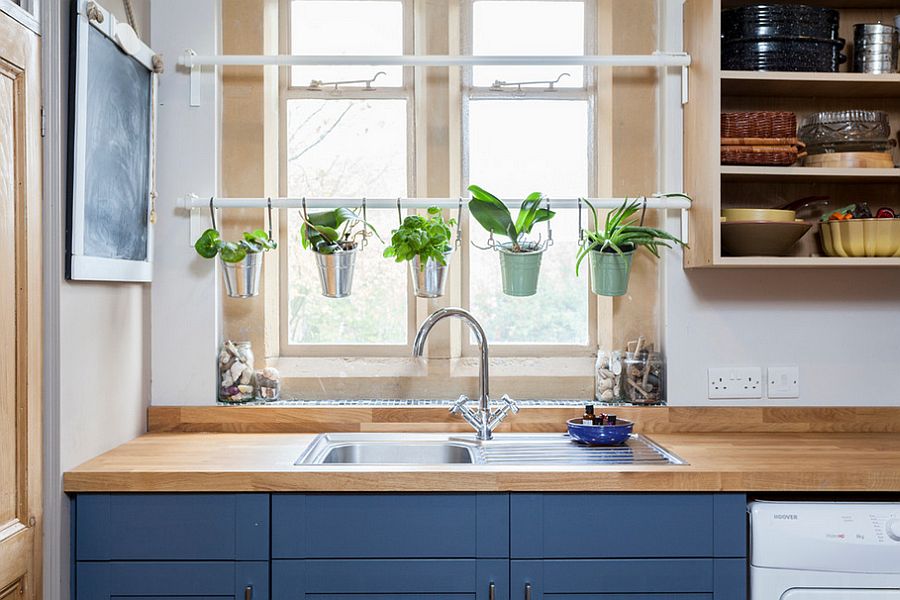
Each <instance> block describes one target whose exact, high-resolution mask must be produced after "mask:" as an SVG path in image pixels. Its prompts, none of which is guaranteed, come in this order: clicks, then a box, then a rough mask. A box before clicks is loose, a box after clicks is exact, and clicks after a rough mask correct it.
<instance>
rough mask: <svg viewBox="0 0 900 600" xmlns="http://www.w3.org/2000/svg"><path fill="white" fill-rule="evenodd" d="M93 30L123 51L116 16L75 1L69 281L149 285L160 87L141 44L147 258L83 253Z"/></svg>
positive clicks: (136, 53) (134, 49) (136, 46)
mask: <svg viewBox="0 0 900 600" xmlns="http://www.w3.org/2000/svg"><path fill="white" fill-rule="evenodd" d="M89 11H90V15H89V14H88V13H89ZM91 27H93V28H94V29H95V30H96V31H99V32H100V33H102V34H103V35H104V36H106V37H107V38H108V39H110V40H112V42H113V43H115V44H116V45H117V46H119V47H120V49H122V50H123V52H125V48H123V47H122V46H123V44H122V43H121V42H120V41H119V38H118V36H117V31H118V28H119V23H118V21H117V19H116V18H115V16H114V15H113V14H112V13H110V12H109V11H108V10H106V9H104V8H103V7H102V6H100V5H99V4H97V2H95V1H93V0H75V3H74V4H73V13H72V29H71V35H72V49H71V55H70V65H71V66H70V87H69V169H68V170H69V198H68V203H67V204H68V207H67V209H68V210H67V213H66V278H67V279H70V280H87V281H123V282H125V281H135V282H149V281H151V280H152V275H153V223H152V221H153V218H152V215H153V210H154V206H153V204H154V200H155V199H154V198H153V195H154V194H155V184H154V179H155V176H156V173H155V172H154V171H155V157H154V154H155V148H156V144H155V138H156V131H157V123H156V107H155V98H156V89H157V85H158V79H159V78H158V75H157V73H155V72H154V65H153V59H154V54H155V53H154V52H153V50H152V49H151V48H150V47H149V46H147V45H146V44H144V43H143V42H140V41H137V42H136V43H135V41H134V40H133V39H132V40H129V41H130V44H129V48H130V50H131V51H129V52H126V54H128V55H130V57H131V58H132V59H134V60H135V61H137V63H139V64H140V65H141V66H143V67H144V68H146V69H147V71H148V74H149V76H150V94H149V97H148V98H147V103H148V107H149V110H148V114H149V116H150V124H149V136H148V137H149V139H148V140H147V144H148V149H147V157H148V164H147V174H148V177H147V182H148V186H147V191H146V211H147V212H146V254H145V257H146V258H145V259H144V260H130V259H123V258H107V257H99V256H89V255H87V254H86V253H85V216H86V214H85V212H86V211H85V207H86V200H87V198H86V181H87V169H88V167H89V165H87V159H86V155H87V152H86V138H87V121H88V118H87V117H88V111H89V110H91V107H90V106H88V99H87V92H88V71H89V69H90V66H91V57H90V56H89V52H88V39H89V32H90V29H89V28H91Z"/></svg>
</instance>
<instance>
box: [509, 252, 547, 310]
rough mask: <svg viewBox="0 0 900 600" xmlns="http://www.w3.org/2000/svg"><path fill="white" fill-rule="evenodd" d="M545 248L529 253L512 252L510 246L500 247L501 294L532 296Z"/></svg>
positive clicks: (534, 291)
mask: <svg viewBox="0 0 900 600" xmlns="http://www.w3.org/2000/svg"><path fill="white" fill-rule="evenodd" d="M544 250H546V248H543V247H538V248H535V249H534V250H531V251H529V252H513V251H512V244H501V245H500V273H501V275H502V278H503V293H504V294H506V295H507V296H519V297H522V296H534V295H535V294H536V293H537V286H538V277H539V276H540V274H541V257H542V256H543V255H544Z"/></svg>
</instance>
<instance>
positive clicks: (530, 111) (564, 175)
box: [469, 100, 589, 345]
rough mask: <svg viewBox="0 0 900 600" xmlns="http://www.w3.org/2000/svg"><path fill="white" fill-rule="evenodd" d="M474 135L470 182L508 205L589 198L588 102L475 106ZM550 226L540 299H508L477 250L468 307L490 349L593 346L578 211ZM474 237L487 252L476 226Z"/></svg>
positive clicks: (487, 255) (495, 270) (542, 229)
mask: <svg viewBox="0 0 900 600" xmlns="http://www.w3.org/2000/svg"><path fill="white" fill-rule="evenodd" d="M523 123H527V124H528V126H527V127H523V125H522V124H523ZM469 132H470V133H469V138H470V150H469V162H470V164H469V181H470V182H471V183H476V184H478V185H480V186H482V187H484V188H486V189H488V190H490V191H491V192H493V193H495V194H498V195H500V196H501V197H503V198H516V199H520V198H524V197H525V196H526V195H528V194H529V193H531V192H535V191H539V192H542V193H544V195H546V196H549V197H550V198H551V202H552V199H553V196H557V197H560V198H562V197H567V198H573V197H578V196H586V195H587V190H588V147H589V146H588V139H589V129H588V103H587V102H586V101H546V100H503V101H499V100H481V101H472V102H471V103H470V104H469ZM515 213H516V211H513V216H514V217H515ZM551 225H552V228H553V240H554V245H553V246H551V247H550V249H549V250H548V251H547V252H546V253H545V254H544V257H543V261H542V264H541V279H540V283H539V285H538V293H537V294H536V295H535V296H531V297H527V298H514V297H511V296H506V295H504V294H503V292H502V291H501V285H500V264H499V258H498V257H497V256H496V253H494V252H488V251H479V250H478V249H472V251H471V255H470V256H471V259H470V273H469V285H470V301H469V304H470V307H471V309H472V312H473V313H474V314H475V316H476V317H477V318H478V319H479V320H481V323H482V325H483V326H484V328H485V330H486V333H487V335H488V339H489V340H490V341H491V343H533V344H577V345H583V344H586V343H587V341H588V294H587V289H586V286H587V272H586V271H585V272H583V273H582V274H581V278H577V277H576V276H575V254H576V251H577V247H578V231H577V230H578V215H577V211H575V210H564V211H559V210H557V216H556V217H555V218H554V219H553V221H552V223H551ZM537 235H540V236H541V239H546V237H547V229H546V226H545V225H543V224H541V225H537V226H536V227H535V230H534V232H533V236H534V237H536V236H537ZM471 236H472V239H473V240H474V241H475V243H476V244H478V245H480V246H483V245H484V244H485V242H486V241H487V237H488V236H487V234H486V233H485V231H484V230H483V229H482V228H481V226H480V225H478V223H477V222H472V224H471Z"/></svg>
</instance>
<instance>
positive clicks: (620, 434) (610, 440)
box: [566, 419, 634, 446]
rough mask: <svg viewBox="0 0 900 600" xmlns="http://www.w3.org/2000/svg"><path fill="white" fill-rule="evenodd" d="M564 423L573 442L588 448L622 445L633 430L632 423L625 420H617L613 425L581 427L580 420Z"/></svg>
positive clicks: (570, 420)
mask: <svg viewBox="0 0 900 600" xmlns="http://www.w3.org/2000/svg"><path fill="white" fill-rule="evenodd" d="M566 423H567V425H568V426H569V436H571V438H572V439H573V440H575V441H576V442H580V443H582V444H588V445H590V446H618V445H619V444H624V443H625V441H626V440H628V436H629V435H631V430H632V429H634V423H632V422H631V421H626V420H625V419H619V420H618V422H617V423H616V424H615V425H582V423H581V419H569V420H568V421H566Z"/></svg>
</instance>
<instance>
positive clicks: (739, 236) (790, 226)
mask: <svg viewBox="0 0 900 600" xmlns="http://www.w3.org/2000/svg"><path fill="white" fill-rule="evenodd" d="M811 227H812V223H805V222H803V221H795V222H792V223H780V222H772V221H734V222H730V221H728V222H724V223H722V252H723V253H724V254H726V255H729V256H784V255H786V254H787V253H788V252H789V251H790V249H791V247H792V246H793V245H794V244H796V243H797V242H798V241H799V240H800V238H802V237H803V236H804V235H805V234H806V232H807V231H809V230H810V228H811Z"/></svg>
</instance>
